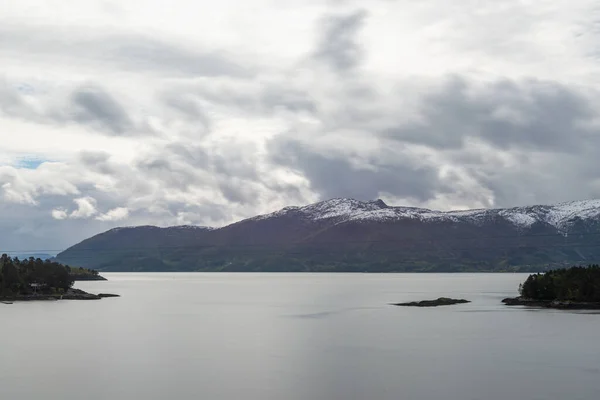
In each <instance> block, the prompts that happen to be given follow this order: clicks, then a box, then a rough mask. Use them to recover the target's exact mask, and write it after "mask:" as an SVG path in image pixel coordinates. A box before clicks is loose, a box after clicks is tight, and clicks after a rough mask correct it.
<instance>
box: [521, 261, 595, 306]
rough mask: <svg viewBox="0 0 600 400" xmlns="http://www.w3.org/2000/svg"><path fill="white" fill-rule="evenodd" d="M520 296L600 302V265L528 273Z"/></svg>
mask: <svg viewBox="0 0 600 400" xmlns="http://www.w3.org/2000/svg"><path fill="white" fill-rule="evenodd" d="M520 292H521V296H523V297H525V298H528V299H534V300H561V301H575V302H600V266H598V265H590V266H588V267H571V268H567V269H557V270H552V271H548V272H546V273H544V274H533V275H530V276H529V277H528V278H527V280H526V281H525V282H524V283H523V284H522V285H521V287H520Z"/></svg>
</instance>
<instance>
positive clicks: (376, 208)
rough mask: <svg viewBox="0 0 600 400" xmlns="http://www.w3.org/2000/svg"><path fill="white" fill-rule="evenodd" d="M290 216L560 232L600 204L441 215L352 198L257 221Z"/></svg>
mask: <svg viewBox="0 0 600 400" xmlns="http://www.w3.org/2000/svg"><path fill="white" fill-rule="evenodd" d="M290 213H294V214H299V215H301V216H302V217H304V218H306V219H309V220H314V221H320V220H334V223H335V224H341V223H346V222H350V221H375V222H377V221H381V222H384V221H394V220H401V219H419V220H421V221H431V222H433V221H454V222H459V221H465V222H470V223H474V224H481V223H483V222H485V221H486V220H488V219H491V218H494V217H497V216H500V217H502V218H504V219H505V220H507V221H509V222H510V223H512V224H513V225H515V226H517V227H519V228H529V227H531V226H532V225H533V224H535V223H536V222H542V223H547V224H549V225H552V226H554V227H556V228H558V229H564V228H567V227H568V226H569V225H570V224H571V223H572V221H573V219H574V218H575V217H579V218H581V219H592V218H596V217H600V200H583V201H572V202H565V203H559V204H556V205H551V206H544V205H537V206H526V207H513V208H507V209H474V210H455V211H437V210H430V209H427V208H417V207H393V206H388V205H387V204H385V203H384V202H383V201H381V200H376V201H368V202H362V201H358V200H354V199H348V198H337V199H331V200H325V201H322V202H319V203H314V204H310V205H307V206H304V207H286V208H284V209H281V210H279V211H276V212H274V213H272V214H266V215H261V216H258V217H256V218H253V219H254V220H263V219H269V218H274V217H278V216H283V215H288V214H290Z"/></svg>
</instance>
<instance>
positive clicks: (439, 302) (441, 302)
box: [393, 297, 470, 307]
mask: <svg viewBox="0 0 600 400" xmlns="http://www.w3.org/2000/svg"><path fill="white" fill-rule="evenodd" d="M463 303H470V301H469V300H465V299H450V298H448V297H440V298H439V299H436V300H423V301H411V302H409V303H396V304H393V305H395V306H404V307H437V306H450V305H452V304H463Z"/></svg>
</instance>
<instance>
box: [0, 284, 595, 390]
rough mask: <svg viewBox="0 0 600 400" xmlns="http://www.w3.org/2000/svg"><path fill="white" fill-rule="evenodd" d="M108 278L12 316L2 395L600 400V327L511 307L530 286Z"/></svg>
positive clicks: (14, 310)
mask: <svg viewBox="0 0 600 400" xmlns="http://www.w3.org/2000/svg"><path fill="white" fill-rule="evenodd" d="M105 276H106V277H107V278H108V279H109V281H107V282H77V284H76V285H75V286H76V287H78V288H81V289H84V290H86V291H90V292H93V293H98V292H108V293H118V294H121V295H122V297H121V298H109V299H102V300H99V301H57V302H29V303H27V302H24V303H15V304H13V305H2V304H0V320H1V321H2V329H1V330H0V343H1V345H0V398H1V399H11V400H13V399H38V398H39V399H42V398H44V399H60V400H71V399H73V400H75V399H77V400H80V399H86V400H96V399H107V400H108V399H110V400H118V399H161V400H163V399H168V398H172V399H178V400H179V399H209V400H210V399H231V400H238V399H282V400H283V399H288V400H296V399H297V400H320V399H322V400H334V399H335V400H337V399H340V400H352V399H356V400H379V399H381V400H386V399H403V400H410V399H419V400H424V399H425V400H426V399H431V400H434V399H444V400H470V399H485V400H528V399H536V400H537V399H540V400H542V399H543V400H553V399H556V400H564V399H569V400H575V399H588V400H591V399H594V400H595V399H598V398H600V341H599V339H598V338H599V337H600V315H599V314H597V313H593V312H568V311H556V310H526V309H523V308H509V307H507V306H504V305H502V304H501V303H500V301H501V300H502V299H503V298H504V297H508V296H515V295H517V288H518V285H519V283H520V282H522V281H523V280H524V279H525V278H526V276H527V275H523V274H291V273H289V274H225V273H223V274H221V273H212V274H210V273H197V274H194V273H180V274H167V273H155V274H146V273H137V274H135V273H131V274H126V273H121V274H118V273H112V274H105ZM440 296H447V297H456V298H466V299H469V300H472V303H470V304H461V305H454V306H448V307H440V308H428V309H423V308H405V307H394V306H390V305H388V303H390V302H400V301H411V300H423V299H429V298H437V297H440Z"/></svg>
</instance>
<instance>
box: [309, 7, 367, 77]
mask: <svg viewBox="0 0 600 400" xmlns="http://www.w3.org/2000/svg"><path fill="white" fill-rule="evenodd" d="M366 17H367V12H366V11H365V10H357V11H354V12H353V13H351V14H347V15H335V16H330V17H329V18H327V19H325V21H324V29H323V32H322V33H321V38H320V40H319V43H318V46H317V49H316V50H315V53H314V57H315V58H316V59H318V60H322V61H324V62H326V63H327V64H328V65H330V66H331V67H333V68H334V69H336V70H339V71H347V70H350V69H353V68H355V67H356V66H357V65H358V64H359V63H360V62H361V61H362V59H363V57H364V51H363V49H362V47H361V46H360V45H359V44H358V43H357V42H356V35H357V34H358V32H359V31H360V29H361V28H362V26H363V24H364V21H365V19H366Z"/></svg>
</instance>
